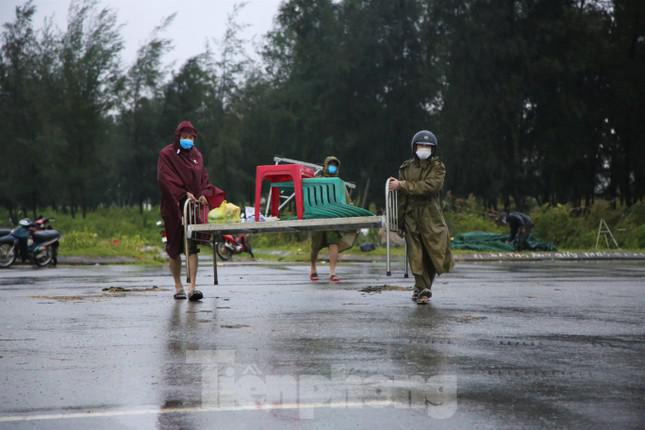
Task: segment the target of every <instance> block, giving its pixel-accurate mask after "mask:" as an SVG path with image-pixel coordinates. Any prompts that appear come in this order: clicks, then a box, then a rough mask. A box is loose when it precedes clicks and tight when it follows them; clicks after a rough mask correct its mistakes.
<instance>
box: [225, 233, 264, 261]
mask: <svg viewBox="0 0 645 430" xmlns="http://www.w3.org/2000/svg"><path fill="white" fill-rule="evenodd" d="M216 251H217V255H218V256H219V258H221V259H222V260H224V261H228V260H230V259H231V258H233V256H234V255H236V254H241V253H243V252H248V253H249V255H250V256H251V258H255V256H254V255H253V250H252V249H251V243H250V241H249V235H248V234H241V235H239V236H233V235H232V234H223V235H222V238H221V241H220V242H218V243H217V249H216Z"/></svg>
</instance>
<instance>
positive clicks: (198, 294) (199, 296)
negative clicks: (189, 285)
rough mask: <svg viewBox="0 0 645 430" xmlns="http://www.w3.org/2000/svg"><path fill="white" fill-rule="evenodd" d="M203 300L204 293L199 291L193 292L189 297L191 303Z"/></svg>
mask: <svg viewBox="0 0 645 430" xmlns="http://www.w3.org/2000/svg"><path fill="white" fill-rule="evenodd" d="M203 298H204V295H203V294H202V292H201V291H199V290H193V291H191V293H190V294H189V295H188V300H190V301H191V302H198V301H200V300H201V299H203Z"/></svg>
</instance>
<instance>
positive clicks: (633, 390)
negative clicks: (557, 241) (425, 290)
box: [0, 262, 645, 429]
mask: <svg viewBox="0 0 645 430" xmlns="http://www.w3.org/2000/svg"><path fill="white" fill-rule="evenodd" d="M208 269H209V268H205V269H202V270H201V271H200V273H199V281H200V285H201V286H202V290H203V291H204V293H205V295H206V298H205V299H204V300H203V302H201V303H188V302H185V301H183V302H175V301H173V299H172V292H173V291H172V290H173V289H172V287H171V282H170V277H169V276H168V275H167V274H166V270H165V269H160V268H141V267H133V266H112V267H80V268H63V267H60V268H57V269H46V270H34V269H32V268H29V267H18V268H13V269H10V270H4V271H0V315H1V323H0V385H1V387H2V389H1V390H0V428H2V429H5V428H7V429H25V428H39V429H40V428H44V429H75V428H78V429H86V428H93V429H112V428H132V429H144V428H160V429H174V428H183V429H192V428H195V429H198V428H224V429H237V428H267V429H289V428H296V429H299V428H369V429H374V428H462V429H463V428H491V429H497V428H513V429H515V428H585V429H587V428H634V429H635V428H643V427H644V426H645V406H644V405H645V400H644V399H645V324H644V321H645V298H644V297H645V295H644V293H645V264H643V263H642V262H640V263H638V262H631V263H620V262H603V263H594V262H569V263H514V264H512V263H507V264H503V263H499V264H481V265H467V264H461V265H459V266H458V267H457V269H456V271H455V273H453V274H450V275H448V276H445V277H441V278H440V279H439V280H438V282H437V283H436V284H435V288H434V295H435V297H434V298H433V302H432V304H431V305H428V306H417V305H415V304H413V303H412V302H411V301H410V299H409V297H410V291H409V290H407V289H406V287H407V285H408V283H407V282H406V280H404V279H402V278H401V277H400V274H395V276H393V277H392V278H386V277H385V276H383V272H384V270H383V267H382V264H352V265H343V266H342V267H341V269H340V271H339V273H340V274H341V276H343V282H342V283H341V284H339V285H331V284H328V283H327V282H325V281H322V282H319V283H317V284H312V283H310V282H309V281H308V280H307V273H308V271H307V267H305V266H302V265H294V266H280V265H258V264H233V265H226V266H222V267H220V282H221V285H220V286H218V287H213V286H212V285H210V284H211V283H212V277H211V273H210V270H208ZM324 271H325V270H324V268H323V270H321V272H323V273H324ZM53 277H55V278H53ZM385 284H387V287H386V288H383V286H384V285H385ZM111 287H114V289H116V290H117V291H114V289H113V291H102V289H104V288H111ZM155 287H157V288H155ZM368 287H370V288H368ZM120 288H122V289H125V290H130V291H118V289H120ZM361 290H363V291H361Z"/></svg>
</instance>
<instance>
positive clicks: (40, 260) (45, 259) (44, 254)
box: [34, 247, 54, 267]
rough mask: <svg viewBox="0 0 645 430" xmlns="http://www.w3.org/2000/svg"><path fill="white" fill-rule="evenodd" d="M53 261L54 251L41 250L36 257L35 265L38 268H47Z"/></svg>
mask: <svg viewBox="0 0 645 430" xmlns="http://www.w3.org/2000/svg"><path fill="white" fill-rule="evenodd" d="M53 259H54V256H53V255H52V250H51V248H50V247H47V248H45V249H43V250H41V251H40V252H38V254H36V255H34V263H35V264H36V266H38V267H45V266H47V265H48V264H49V263H51V262H52V260H53Z"/></svg>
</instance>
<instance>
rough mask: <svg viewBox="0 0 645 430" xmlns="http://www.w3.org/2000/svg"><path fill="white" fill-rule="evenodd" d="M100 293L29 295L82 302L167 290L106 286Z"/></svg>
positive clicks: (49, 302) (61, 300) (41, 298)
mask: <svg viewBox="0 0 645 430" xmlns="http://www.w3.org/2000/svg"><path fill="white" fill-rule="evenodd" d="M101 291H102V293H101V294H84V295H78V294H77V295H71V296H40V295H39V296H29V297H30V298H32V299H35V300H55V301H57V302H64V303H68V302H72V303H82V302H86V301H99V300H105V299H108V298H111V297H125V296H126V295H127V294H126V293H147V292H160V291H168V289H167V288H159V287H157V286H156V285H154V286H152V287H146V288H136V287H133V288H125V287H107V288H103V289H102V290H101ZM41 303H42V304H53V303H54V302H51V301H45V302H41Z"/></svg>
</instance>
